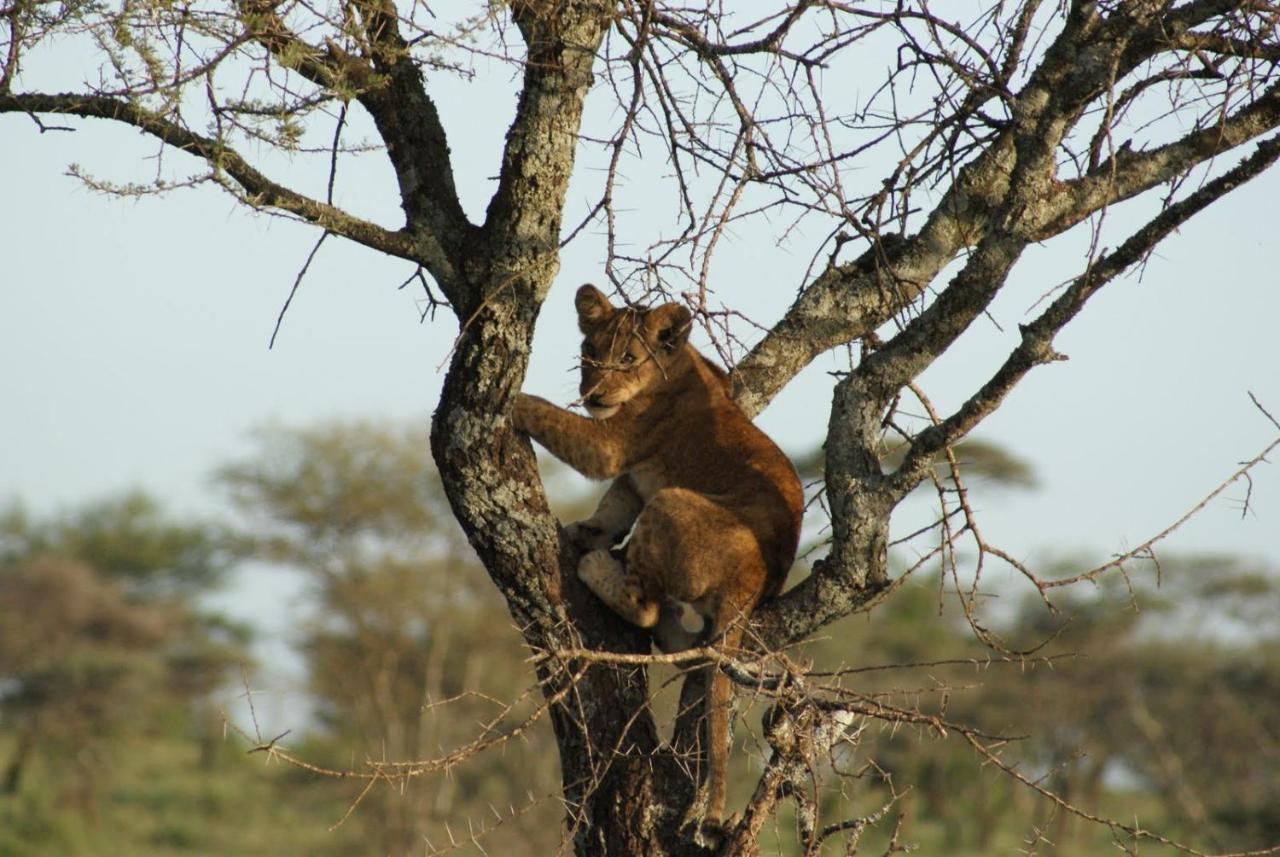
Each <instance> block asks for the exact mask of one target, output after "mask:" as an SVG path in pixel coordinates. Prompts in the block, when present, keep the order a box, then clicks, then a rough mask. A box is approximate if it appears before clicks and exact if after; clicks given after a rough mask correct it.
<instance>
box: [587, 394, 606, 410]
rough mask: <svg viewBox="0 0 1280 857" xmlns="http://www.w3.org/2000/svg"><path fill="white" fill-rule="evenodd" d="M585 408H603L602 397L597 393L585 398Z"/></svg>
mask: <svg viewBox="0 0 1280 857" xmlns="http://www.w3.org/2000/svg"><path fill="white" fill-rule="evenodd" d="M587 406H588V407H591V408H603V407H604V406H605V404H604V396H602V395H600V394H599V393H596V394H594V395H591V396H587Z"/></svg>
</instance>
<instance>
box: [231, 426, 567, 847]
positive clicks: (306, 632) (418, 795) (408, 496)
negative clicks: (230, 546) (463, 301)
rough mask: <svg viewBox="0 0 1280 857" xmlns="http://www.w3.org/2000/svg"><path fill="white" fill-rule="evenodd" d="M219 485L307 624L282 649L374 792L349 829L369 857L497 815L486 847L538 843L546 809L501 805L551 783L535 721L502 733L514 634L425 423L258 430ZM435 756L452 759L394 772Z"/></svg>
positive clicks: (336, 754)
mask: <svg viewBox="0 0 1280 857" xmlns="http://www.w3.org/2000/svg"><path fill="white" fill-rule="evenodd" d="M218 481H219V483H220V484H221V485H222V486H224V487H225V488H226V489H227V490H228V491H229V492H230V494H231V496H232V498H233V500H234V502H235V504H236V506H237V507H238V508H239V509H240V511H241V512H242V513H243V519H244V522H245V524H244V532H243V535H242V536H241V538H240V543H241V547H242V549H243V550H245V551H246V552H247V553H249V554H250V555H256V556H258V557H261V558H263V559H267V560H269V561H271V562H272V563H276V564H280V565H284V566H286V567H289V568H292V569H295V570H297V571H299V572H301V573H302V574H303V575H304V577H305V580H306V583H307V592H308V595H309V596H310V598H309V603H310V605H311V607H310V609H309V610H308V611H307V612H308V614H309V615H310V618H309V619H308V621H307V622H306V624H305V625H304V627H303V628H302V629H301V632H300V634H299V636H298V639H297V643H298V645H299V649H300V651H301V653H302V654H303V656H304V657H305V659H306V663H307V673H308V685H309V689H310V691H311V694H312V698H313V699H314V700H315V703H316V706H317V712H316V713H317V715H318V721H319V725H320V727H321V729H322V732H323V733H324V734H326V735H327V736H329V737H330V738H331V739H332V749H331V751H330V753H329V756H330V757H331V758H330V761H332V763H333V764H336V765H340V766H347V765H349V764H350V761H351V754H352V753H355V754H357V758H358V759H359V760H360V761H361V762H363V763H366V764H367V765H369V766H371V767H372V768H373V769H374V770H375V771H376V774H375V776H376V777H378V778H380V779H381V780H384V781H385V782H386V783H387V784H388V785H389V787H382V788H379V789H378V790H377V791H376V792H374V793H373V794H372V795H371V796H369V797H368V798H366V799H364V801H363V802H362V807H363V811H362V812H361V813H360V814H359V815H358V816H357V817H356V818H355V819H353V820H352V821H350V822H348V823H351V824H356V825H360V826H362V827H363V828H364V829H365V830H367V831H368V832H369V838H370V839H371V840H372V841H374V842H376V843H377V845H376V850H377V851H378V853H386V854H412V853H415V852H421V850H422V849H423V847H424V843H427V842H431V841H432V840H435V841H438V842H443V841H445V838H446V837H447V836H448V834H447V832H446V827H445V825H446V824H447V823H448V822H449V821H450V820H453V821H454V822H455V823H457V820H458V819H459V818H466V819H476V820H477V822H478V823H479V824H481V825H482V826H488V825H491V824H493V822H494V821H495V818H494V814H493V813H494V809H493V807H501V808H502V810H501V818H502V819H503V822H502V823H503V828H504V829H503V831H502V832H501V833H499V834H497V835H495V836H491V837H490V840H489V841H488V847H490V848H494V849H498V850H502V849H504V848H511V849H516V848H519V847H520V846H522V845H528V844H530V843H538V846H539V847H540V848H541V849H545V850H548V851H549V850H552V849H554V847H555V845H556V843H557V842H558V841H559V835H558V833H557V831H556V829H555V822H554V820H553V819H554V817H553V819H552V820H549V819H547V818H546V816H545V810H543V811H539V812H535V813H534V814H533V815H531V816H528V817H526V814H525V812H523V811H521V812H517V813H512V812H511V810H512V809H513V805H515V804H518V805H519V806H520V809H521V810H527V809H528V803H529V797H528V796H529V794H530V793H531V792H534V791H536V792H537V793H538V794H539V795H542V794H545V793H546V792H547V791H548V790H550V789H553V788H554V786H555V782H556V780H555V759H554V757H553V756H552V755H551V754H550V753H549V752H548V751H549V745H548V740H547V739H548V737H549V736H546V735H545V734H543V730H545V725H542V726H539V727H538V730H539V731H538V734H539V735H541V738H542V740H539V741H535V742H532V743H526V742H524V741H520V742H518V743H516V744H514V745H512V746H505V743H506V742H505V741H504V740H503V739H504V738H505V737H506V736H507V735H509V734H511V732H512V731H513V730H514V729H515V728H516V727H517V726H518V725H519V724H520V723H521V722H523V721H524V720H526V719H528V718H529V717H530V715H531V714H532V713H533V712H534V711H535V710H536V709H537V708H538V705H539V703H540V702H541V696H540V694H537V693H536V692H531V693H529V694H526V697H525V698H524V699H523V700H521V701H519V702H518V703H516V704H514V705H511V704H510V699H511V696H512V693H513V688H520V687H522V686H527V685H528V684H529V674H528V671H527V669H526V668H525V667H524V665H523V661H524V659H525V655H524V653H523V652H522V649H521V647H520V645H519V635H518V634H517V633H516V631H515V630H514V629H513V628H512V627H511V620H510V616H509V614H507V613H506V611H505V610H503V608H502V603H501V600H500V599H499V598H497V597H496V595H495V593H494V591H493V587H492V586H491V585H490V584H489V582H488V579H487V578H486V577H485V575H484V572H483V569H482V568H481V567H480V566H479V564H478V563H476V561H475V559H474V554H472V552H471V551H470V550H469V549H468V548H467V546H466V543H465V541H464V540H463V537H462V532H461V530H459V528H458V526H457V523H456V522H455V521H454V519H453V516H452V515H451V514H450V512H449V507H448V502H447V500H446V499H445V496H444V491H443V488H442V487H441V485H440V481H439V478H438V477H437V476H436V475H435V472H434V466H433V465H432V462H431V456H430V447H429V445H428V443H427V435H426V429H425V428H402V427H393V426H384V425H376V424H372V423H334V424H326V425H321V426H316V427H312V428H305V429H286V428H279V427H277V428H269V429H263V430H261V431H259V432H257V433H256V435H255V437H254V448H253V451H252V453H251V454H250V455H249V456H248V457H246V458H244V459H243V460H240V461H237V462H234V463H231V464H228V465H227V466H225V467H224V468H222V469H221V471H220V472H219V476H218ZM478 724H490V725H489V726H488V727H487V728H484V729H483V730H482V732H483V733H484V734H483V736H482V737H484V738H486V739H487V741H486V743H488V744H494V745H497V746H498V749H497V750H496V751H495V752H493V753H488V754H482V752H481V749H480V748H474V749H468V747H469V746H470V745H471V744H472V742H473V741H474V740H475V738H476V729H477V725H478ZM262 737H263V738H264V739H266V738H270V737H272V736H262ZM316 746H317V745H316V743H315V742H312V744H311V748H312V750H313V751H314V750H315V749H316ZM441 754H445V755H452V754H456V756H457V760H456V763H455V764H452V765H449V766H447V767H445V766H441V767H440V768H439V769H438V770H437V771H433V772H427V773H425V774H424V775H422V776H417V775H416V774H423V773H424V772H422V771H417V772H416V773H415V775H413V776H404V775H402V773H401V772H402V771H405V770H414V768H415V766H414V763H415V762H420V761H421V760H428V759H431V758H433V757H435V756H437V755H441ZM472 757H476V758H472ZM308 759H309V760H310V761H315V758H314V753H313V755H311V756H308ZM463 761H466V764H465V765H462V764H460V763H461V762H463ZM374 784H375V785H377V783H376V782H375V783H374ZM366 785H368V781H367V780H364V781H361V785H360V786H359V787H357V788H356V789H355V790H354V792H353V794H352V799H353V800H354V799H355V798H356V797H357V796H358V795H359V793H360V790H361V789H363V788H364V787H365V786H366Z"/></svg>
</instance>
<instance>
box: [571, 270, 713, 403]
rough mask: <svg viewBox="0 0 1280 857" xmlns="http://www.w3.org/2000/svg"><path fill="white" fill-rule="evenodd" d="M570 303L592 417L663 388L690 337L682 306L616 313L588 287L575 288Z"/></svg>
mask: <svg viewBox="0 0 1280 857" xmlns="http://www.w3.org/2000/svg"><path fill="white" fill-rule="evenodd" d="M573 303H574V306H576V307H577V308H578V328H579V329H580V330H581V331H582V384H581V385H580V387H579V391H580V392H581V393H582V401H583V403H584V404H585V405H586V407H587V410H588V411H589V412H590V413H591V416H593V417H595V418H596V419H599V420H602V419H605V418H606V417H611V416H613V415H614V414H615V413H617V411H618V409H619V408H620V407H622V405H623V404H625V403H626V402H627V401H629V400H631V399H632V398H634V397H635V396H636V395H637V394H639V393H641V392H643V391H645V390H648V389H651V388H653V387H656V386H658V385H660V384H662V383H663V382H664V381H665V380H666V378H667V369H668V368H669V367H670V366H671V364H672V363H673V361H674V360H675V359H676V358H677V357H678V356H679V354H680V351H681V349H682V348H683V347H684V344H685V341H686V340H687V339H688V338H689V326H690V321H691V317H690V315H689V310H687V309H685V308H684V307H683V306H681V305H680V304H675V303H672V304H663V305H662V306H660V307H654V308H653V309H630V308H625V307H624V308H618V307H615V306H613V305H612V304H611V303H609V299H608V298H606V297H605V296H604V295H603V294H601V292H600V290H599V289H597V288H596V287H595V286H590V285H587V286H583V287H582V288H580V289H578V294H577V296H576V297H575V298H574V301H573Z"/></svg>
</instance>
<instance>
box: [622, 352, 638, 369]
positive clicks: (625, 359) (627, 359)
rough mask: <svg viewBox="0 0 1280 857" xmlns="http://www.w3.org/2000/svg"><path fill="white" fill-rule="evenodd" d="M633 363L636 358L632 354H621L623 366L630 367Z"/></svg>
mask: <svg viewBox="0 0 1280 857" xmlns="http://www.w3.org/2000/svg"><path fill="white" fill-rule="evenodd" d="M635 362H636V356H635V355H634V354H632V353H631V352H630V351H624V352H623V353H622V365H623V366H630V365H631V364H632V363H635Z"/></svg>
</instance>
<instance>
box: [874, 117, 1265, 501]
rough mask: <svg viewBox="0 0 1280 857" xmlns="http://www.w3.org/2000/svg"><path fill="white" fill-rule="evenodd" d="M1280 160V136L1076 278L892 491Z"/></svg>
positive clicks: (941, 426)
mask: <svg viewBox="0 0 1280 857" xmlns="http://www.w3.org/2000/svg"><path fill="white" fill-rule="evenodd" d="M1277 159H1280V137H1271V138H1270V139H1268V140H1265V141H1264V142H1262V143H1260V144H1258V148H1257V149H1256V150H1255V151H1254V152H1253V154H1251V155H1250V156H1249V157H1248V158H1246V159H1245V160H1243V161H1242V162H1241V163H1239V164H1238V165H1236V166H1235V167H1234V168H1233V169H1231V170H1230V171H1228V172H1227V173H1225V174H1223V175H1222V176H1219V177H1218V178H1216V179H1214V180H1213V181H1211V182H1208V183H1207V184H1205V186H1204V187H1202V188H1200V189H1199V190H1197V191H1196V192H1195V193H1193V194H1191V195H1190V196H1188V197H1187V198H1185V199H1182V200H1179V201H1178V202H1176V203H1174V204H1172V205H1170V206H1169V207H1168V208H1166V209H1164V211H1162V212H1161V213H1160V214H1159V215H1157V216H1156V217H1154V218H1152V220H1151V221H1150V222H1149V223H1147V224H1146V225H1145V226H1143V227H1142V229H1140V230H1138V231H1137V232H1135V233H1134V234H1133V235H1131V236H1129V238H1128V239H1126V240H1125V242H1124V243H1123V244H1121V245H1120V246H1119V247H1118V248H1117V249H1116V250H1115V251H1114V252H1112V253H1109V254H1107V255H1106V256H1103V257H1102V258H1101V259H1099V260H1098V261H1097V262H1095V263H1094V264H1093V265H1091V266H1090V267H1089V269H1088V270H1087V271H1086V272H1085V273H1084V274H1082V275H1081V276H1079V277H1077V278H1076V279H1075V280H1074V281H1073V282H1072V283H1071V285H1070V286H1068V287H1067V288H1066V290H1065V291H1064V292H1063V293H1062V294H1061V295H1059V296H1058V298H1057V299H1056V300H1055V301H1054V302H1053V303H1052V304H1051V305H1050V306H1049V308H1048V309H1046V310H1045V311H1044V312H1043V313H1042V314H1041V315H1040V316H1039V317H1038V318H1036V319H1035V321H1033V322H1032V323H1031V324H1028V325H1024V326H1023V327H1022V342H1021V343H1020V344H1019V345H1018V347H1017V348H1015V349H1014V350H1013V352H1012V353H1011V354H1010V355H1009V357H1008V359H1006V360H1005V362H1004V364H1003V365H1001V367H1000V368H999V369H998V370H997V371H996V373H995V374H994V375H993V376H992V377H991V379H990V380H988V381H987V382H986V383H985V384H983V385H982V388H981V389H980V390H979V391H978V392H977V393H975V394H974V395H973V396H972V397H971V398H970V399H969V400H968V401H966V402H965V403H964V404H963V405H962V406H961V407H960V408H959V409H958V410H957V411H956V412H955V413H954V414H952V415H951V416H949V417H948V418H946V419H945V420H943V421H942V422H940V423H938V424H937V425H934V426H931V427H929V428H927V429H925V430H924V431H922V432H921V433H920V434H919V435H917V436H916V438H915V439H914V440H913V441H912V443H911V448H910V450H909V451H908V453H907V456H906V458H905V459H904V461H903V463H902V465H901V466H900V467H899V469H898V471H897V472H896V473H894V474H893V476H892V478H891V479H890V480H889V483H888V485H889V487H890V489H891V490H892V492H893V494H894V495H895V496H896V497H904V496H906V494H907V493H908V492H909V491H911V490H912V489H913V488H914V487H915V486H916V485H917V484H919V482H920V480H921V479H923V478H924V475H925V473H926V471H927V469H928V468H929V467H930V466H931V465H932V462H933V460H934V456H935V455H936V454H937V453H938V451H939V450H941V449H942V448H943V447H945V446H949V445H951V444H953V443H955V442H956V441H958V440H960V438H962V437H964V435H965V434H967V433H968V432H969V431H970V430H972V429H973V428H974V426H976V425H977V424H978V423H979V422H981V421H982V420H983V419H985V418H986V417H987V416H988V415H990V414H991V413H992V412H993V411H995V410H996V408H998V407H999V406H1000V403H1001V402H1002V401H1003V400H1004V397H1005V396H1006V395H1008V393H1009V392H1010V391H1011V390H1012V389H1013V388H1014V386H1015V385H1016V384H1017V383H1018V382H1019V381H1021V380H1022V378H1023V376H1025V375H1026V374H1027V372H1029V371H1030V370H1031V369H1032V368H1034V367H1035V366H1039V365H1041V364H1043V363H1048V362H1053V361H1054V360H1059V359H1064V358H1062V357H1061V356H1060V355H1058V354H1057V353H1056V352H1054V350H1053V339H1054V337H1055V336H1056V335H1057V333H1058V331H1060V330H1061V329H1062V328H1063V327H1064V326H1065V325H1066V324H1067V323H1068V322H1069V321H1071V319H1073V318H1075V316H1076V314H1077V313H1079V312H1080V310H1081V309H1082V308H1083V307H1084V305H1085V302H1086V301H1088V300H1089V298H1091V297H1092V296H1093V295H1094V294H1095V293H1097V291H1098V290H1099V289H1101V288H1102V287H1103V286H1105V285H1106V284H1107V283H1109V282H1111V281H1112V280H1114V279H1115V278H1116V277H1117V276H1119V275H1120V274H1122V273H1124V272H1125V271H1126V270H1128V269H1129V268H1130V267H1132V266H1133V265H1136V264H1137V263H1139V262H1140V261H1142V260H1143V259H1145V258H1146V257H1147V256H1148V255H1149V254H1150V253H1151V251H1152V250H1153V249H1155V247H1156V245H1157V244H1159V243H1160V242H1161V241H1163V240H1164V239H1165V238H1166V237H1168V236H1169V234H1170V233H1172V232H1174V231H1175V230H1177V229H1178V228H1180V227H1181V226H1182V225H1183V224H1185V223H1186V222H1187V221H1188V220H1190V219H1191V218H1192V217H1193V216H1195V215H1196V214H1198V213H1199V212H1201V211H1203V210H1204V209H1205V208H1206V207H1207V206H1208V205H1210V204H1211V203H1213V202H1215V201H1217V200H1218V199H1219V198H1221V197H1223V196H1225V195H1226V194H1228V193H1230V192H1231V191H1233V190H1235V189H1236V188H1238V187H1240V186H1241V185H1243V184H1244V183H1246V182H1248V181H1249V180H1250V179H1252V178H1254V177H1255V176H1257V175H1258V174H1260V173H1262V172H1263V171H1265V170H1266V169H1267V168H1269V167H1270V166H1271V165H1272V164H1274V163H1275V162H1276V160H1277Z"/></svg>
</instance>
